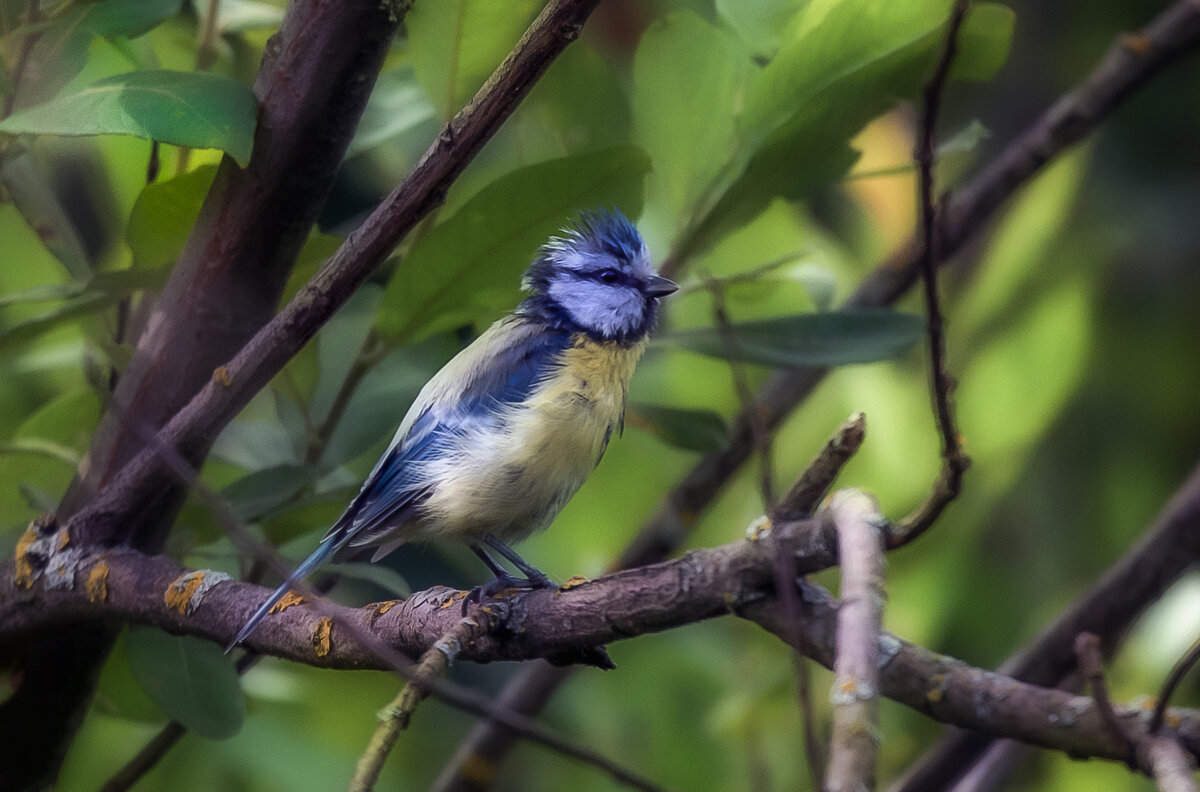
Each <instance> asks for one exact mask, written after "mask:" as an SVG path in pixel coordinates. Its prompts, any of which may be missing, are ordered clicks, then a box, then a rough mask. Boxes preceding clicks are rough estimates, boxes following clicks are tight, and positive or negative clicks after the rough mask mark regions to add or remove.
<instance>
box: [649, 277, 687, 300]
mask: <svg viewBox="0 0 1200 792" xmlns="http://www.w3.org/2000/svg"><path fill="white" fill-rule="evenodd" d="M645 290H646V294H649V295H650V296H651V297H666V296H667V295H668V294H674V293H675V292H677V291H679V284H677V283H676V282H675V281H673V280H671V279H670V278H664V277H663V276H662V275H651V276H650V277H649V278H646V286H645Z"/></svg>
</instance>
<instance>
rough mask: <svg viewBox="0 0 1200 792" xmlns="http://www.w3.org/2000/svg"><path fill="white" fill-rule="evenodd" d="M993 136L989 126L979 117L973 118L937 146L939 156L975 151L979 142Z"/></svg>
mask: <svg viewBox="0 0 1200 792" xmlns="http://www.w3.org/2000/svg"><path fill="white" fill-rule="evenodd" d="M991 136H992V133H991V132H990V131H988V128H987V127H985V126H984V125H983V122H982V121H980V120H979V119H978V118H973V119H971V123H969V124H967V125H966V126H965V127H963V128H962V129H960V130H959V131H958V132H955V133H954V134H953V135H951V136H950V137H949V138H947V139H946V141H945V142H943V143H942V144H941V145H940V146H938V148H937V156H938V158H939V159H940V158H942V157H945V156H948V155H951V154H964V153H966V152H969V151H974V150H975V149H976V148H978V147H979V144H980V143H982V142H983V141H985V140H987V139H988V138H990V137H991Z"/></svg>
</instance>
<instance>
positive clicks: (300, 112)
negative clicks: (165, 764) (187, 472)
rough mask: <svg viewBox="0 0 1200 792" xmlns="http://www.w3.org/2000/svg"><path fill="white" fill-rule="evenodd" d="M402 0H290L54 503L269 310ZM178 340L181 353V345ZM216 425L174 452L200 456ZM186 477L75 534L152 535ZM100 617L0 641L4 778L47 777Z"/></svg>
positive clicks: (175, 403) (13, 785) (148, 542)
mask: <svg viewBox="0 0 1200 792" xmlns="http://www.w3.org/2000/svg"><path fill="white" fill-rule="evenodd" d="M401 11H402V6H401V4H400V3H398V2H391V1H390V0H388V1H387V2H380V3H334V2H327V1H326V0H296V2H293V3H291V4H290V5H289V8H288V10H287V13H286V15H285V17H284V21H283V24H282V26H281V27H280V31H279V33H278V34H277V35H276V36H275V37H274V38H273V39H272V40H271V42H270V44H269V45H268V47H267V51H266V54H265V56H264V59H263V64H262V67H261V68H260V70H259V73H258V76H257V78H256V80H255V83H254V93H255V96H256V98H257V99H258V102H259V121H258V127H257V129H256V131H255V138H254V149H253V154H252V157H251V161H250V164H249V165H248V167H247V168H246V169H244V170H243V169H240V168H238V167H237V166H236V165H235V164H234V163H233V162H232V160H230V159H228V158H226V159H225V160H224V161H223V162H222V163H221V166H220V167H219V169H218V172H217V176H216V179H215V181H214V183H213V186H212V188H211V189H210V191H209V194H208V196H207V198H206V200H205V203H204V206H203V208H202V209H201V212H200V216H199V219H198V220H197V223H196V225H195V227H194V228H193V230H192V233H191V235H190V237H189V240H188V243H187V245H186V247H185V249H184V251H183V253H182V255H181V257H180V259H179V261H178V263H177V264H176V266H175V267H174V268H173V270H172V274H171V278H170V280H169V282H168V284H167V286H166V287H165V288H164V290H163V293H162V295H161V297H160V298H159V299H158V301H157V304H156V306H155V308H154V311H153V312H152V314H151V316H150V319H149V320H148V322H147V325H146V327H145V328H144V332H142V334H141V337H140V339H139V342H138V344H137V349H136V351H135V354H134V356H133V359H132V361H131V362H130V364H129V366H128V367H127V368H126V370H125V371H124V372H123V373H122V375H121V378H120V380H119V382H118V384H117V388H116V390H115V392H114V393H113V396H112V407H111V408H110V409H109V410H108V411H107V412H106V414H105V416H104V418H103V419H102V421H101V424H100V427H99V428H98V429H97V432H96V434H95V436H94V438H93V441H92V445H91V448H90V449H89V451H88V453H87V456H86V458H85V460H84V462H83V464H82V465H81V466H80V469H79V473H78V475H77V477H76V480H75V481H74V482H73V484H72V485H71V487H70V488H69V490H68V492H67V494H66V495H65V497H64V498H63V501H62V503H61V504H60V507H59V516H60V517H61V518H64V519H65V518H67V517H69V516H70V515H72V514H74V513H76V512H77V511H78V510H80V509H81V508H83V507H85V506H86V505H87V504H88V503H89V502H91V501H92V499H93V497H94V496H95V494H96V493H97V492H99V491H100V489H101V488H103V487H105V486H106V485H107V484H108V483H109V482H111V481H112V479H113V477H114V475H115V474H116V472H117V470H118V469H120V468H121V466H123V465H124V464H125V463H126V462H128V461H129V459H130V458H132V457H133V456H134V455H135V454H136V453H137V452H138V451H139V450H140V449H141V443H140V442H139V441H138V439H137V437H136V435H135V434H134V433H131V432H130V431H129V428H128V427H126V426H125V425H124V422H123V419H122V416H124V415H127V414H134V415H137V416H138V418H139V420H141V421H143V422H145V423H146V424H147V425H149V426H152V427H155V428H157V427H160V426H162V425H163V424H164V423H166V422H167V421H168V420H169V419H170V418H171V417H172V416H173V415H175V413H176V412H177V411H178V410H179V408H180V407H182V406H183V405H184V404H186V403H187V401H188V400H189V399H190V398H191V397H192V396H193V395H194V394H195V393H196V391H197V390H199V389H200V387H201V386H202V385H203V384H204V383H205V382H207V381H209V380H210V379H211V377H212V372H213V369H215V368H216V367H217V366H219V365H220V364H222V363H224V362H225V361H226V360H228V358H229V357H230V356H231V355H233V354H234V353H235V352H236V351H237V350H238V349H239V348H241V346H242V345H243V344H244V343H245V342H246V340H247V339H249V338H250V337H251V336H252V335H253V334H254V333H255V332H256V331H257V330H258V329H259V328H260V327H262V325H263V324H265V323H266V321H267V319H268V318H269V317H270V316H271V314H272V312H273V311H274V310H275V307H276V305H277V304H278V301H279V296H280V294H281V293H282V291H283V287H284V284H285V282H286V279H287V276H288V273H289V271H290V270H291V267H292V264H293V262H294V260H295V256H296V254H297V252H298V251H299V249H300V246H301V245H302V244H303V243H304V240H305V238H306V236H307V234H308V231H309V229H310V228H311V227H312V224H313V222H314V221H315V220H316V217H317V214H318V212H319V211H320V209H321V207H322V206H323V204H324V203H325V198H326V196H327V194H328V192H329V188H330V186H331V184H332V181H333V176H334V174H335V172H336V170H337V167H338V164H339V163H340V161H341V158H342V155H343V154H344V152H345V150H346V147H347V146H348V145H349V142H350V138H351V137H352V136H353V133H354V127H355V126H356V124H357V122H358V118H359V116H360V115H361V113H362V109H363V107H364V106H365V105H366V101H367V97H368V95H369V94H370V93H371V88H372V87H373V85H374V83H375V77H376V75H377V74H378V72H379V69H380V66H381V65H382V63H383V58H384V56H385V55H386V53H387V50H388V47H389V45H390V42H391V37H392V33H393V32H394V30H395V28H396V25H397V23H398V17H399V15H400V13H401ZM184 350H186V352H187V354H181V351H184ZM216 434H217V432H216V430H215V428H212V429H210V431H208V432H206V433H204V434H200V435H197V436H195V437H193V438H191V442H189V443H188V444H187V446H186V447H183V448H181V449H180V450H181V452H182V453H183V454H184V455H185V456H186V457H187V458H188V459H189V460H190V461H191V462H192V463H193V464H198V463H199V461H200V460H202V459H203V458H204V456H205V455H206V454H207V451H208V447H209V444H210V443H211V442H212V440H213V438H215V437H216ZM183 496H184V489H183V488H182V487H180V486H178V484H177V482H175V481H173V480H169V479H163V480H160V481H159V482H158V486H156V487H155V488H153V490H151V491H148V492H146V493H144V497H143V498H142V499H141V500H140V501H139V502H138V504H137V507H136V508H135V509H128V510H126V512H125V519H122V520H108V521H102V520H98V521H90V522H87V523H81V524H79V526H78V529H77V531H76V534H75V536H76V538H77V540H78V541H80V542H87V543H95V544H109V545H111V544H115V543H118V542H130V543H132V544H133V545H134V546H137V547H140V548H142V549H144V550H147V551H151V552H153V551H156V550H158V549H160V548H161V546H162V543H163V541H164V539H165V537H166V532H167V530H168V529H169V527H170V525H171V522H172V519H173V517H174V515H175V513H176V511H177V510H178V508H179V506H180V504H181V503H182V500H183ZM114 635H115V627H114V626H113V625H111V624H96V623H87V624H80V625H71V626H70V627H68V628H65V629H64V630H62V631H60V633H58V634H56V635H54V636H49V637H46V636H43V637H42V638H40V639H39V640H37V641H35V642H33V643H30V644H28V645H22V646H20V647H15V646H6V647H4V648H5V650H6V653H11V654H13V655H14V656H19V657H23V660H24V671H23V674H22V676H21V684H20V686H19V687H18V689H17V691H16V692H15V693H14V695H13V696H12V697H10V698H9V699H8V700H6V701H5V702H4V703H3V705H0V767H4V768H5V779H4V780H5V783H4V786H5V788H6V789H23V788H35V789H40V788H43V787H45V786H48V785H50V784H51V783H52V782H53V779H54V777H55V775H56V774H57V771H58V767H59V765H60V764H61V761H62V758H63V756H64V755H65V752H66V748H67V746H68V745H69V744H70V741H71V738H72V737H73V735H74V733H75V729H76V728H77V726H78V724H79V722H80V720H81V719H82V717H83V713H84V711H85V709H86V705H87V702H88V701H89V700H90V698H91V692H92V689H93V687H94V684H95V679H96V676H97V674H98V673H99V668H100V665H101V664H102V662H103V659H104V658H105V656H106V655H107V654H108V651H109V648H110V647H111V644H112V640H113V637H114Z"/></svg>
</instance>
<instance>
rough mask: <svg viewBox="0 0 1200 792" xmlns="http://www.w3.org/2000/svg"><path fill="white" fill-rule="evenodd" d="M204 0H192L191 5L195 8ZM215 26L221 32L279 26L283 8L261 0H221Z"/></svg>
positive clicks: (267, 28)
mask: <svg viewBox="0 0 1200 792" xmlns="http://www.w3.org/2000/svg"><path fill="white" fill-rule="evenodd" d="M201 3H204V4H205V5H207V2H206V0H200V2H197V0H192V7H193V8H196V9H197V16H199V15H200V9H199V6H200V4H201ZM218 14H219V16H218V19H217V28H218V29H219V30H220V31H221V32H222V33H241V32H243V31H247V30H269V29H271V28H277V27H279V23H280V22H282V21H283V9H282V8H280V7H279V6H276V5H271V4H270V3H266V2H261V0H221V2H220V5H219V7H218Z"/></svg>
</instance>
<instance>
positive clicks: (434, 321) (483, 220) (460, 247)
mask: <svg viewBox="0 0 1200 792" xmlns="http://www.w3.org/2000/svg"><path fill="white" fill-rule="evenodd" d="M649 167H650V163H649V162H648V161H647V160H646V155H645V154H643V153H642V152H641V151H639V150H638V149H635V148H632V147H624V148H617V149H607V150H604V151H599V152H594V153H591V154H581V155H578V156H574V157H566V158H563V159H558V160H552V161H550V162H542V163H539V164H537V165H530V166H528V167H525V168H521V169H520V170H516V171H513V172H512V173H510V174H508V175H507V176H504V177H503V178H501V179H499V180H497V181H495V182H493V183H492V184H490V185H488V186H487V187H485V188H484V189H483V190H481V191H480V192H479V194H478V195H476V196H475V197H474V198H472V199H471V200H470V201H468V202H467V203H466V204H465V205H464V206H463V207H462V208H461V209H459V210H458V211H457V212H456V213H455V214H454V215H453V216H452V217H450V218H449V219H447V220H446V221H445V222H443V223H442V224H441V225H439V226H437V227H436V228H434V229H433V230H432V231H431V232H429V233H428V234H427V235H425V236H424V237H422V238H421V240H420V241H419V242H417V244H416V245H414V246H413V249H412V251H411V252H410V253H409V255H408V257H407V259H406V260H405V261H403V262H402V263H401V265H400V266H399V267H398V268H397V270H396V274H395V275H394V276H393V277H392V280H391V282H390V283H389V284H388V286H387V291H386V293H385V294H384V298H383V303H382V305H381V306H380V311H379V323H378V325H377V328H378V330H379V331H380V333H381V334H382V335H383V337H384V338H385V339H387V340H389V341H390V342H391V343H393V344H396V343H401V342H407V341H411V340H413V339H417V338H423V337H426V336H429V335H432V334H434V333H437V332H440V331H443V330H449V329H452V328H454V327H457V326H459V325H462V324H465V323H466V322H470V321H474V320H475V319H477V318H478V317H480V316H486V315H488V314H491V315H495V314H497V313H499V312H500V311H502V310H504V309H505V308H509V307H511V306H512V305H513V303H514V302H515V298H516V295H517V285H518V281H519V276H520V273H521V272H522V271H523V270H524V269H525V267H526V265H528V263H529V262H530V261H531V260H532V258H533V256H534V254H535V253H536V252H537V250H538V248H539V247H540V246H541V245H542V244H544V243H545V242H546V240H547V238H548V237H549V236H550V235H551V234H553V233H554V232H556V231H557V230H559V229H560V228H562V227H563V225H564V224H565V223H567V222H568V221H569V220H570V219H571V218H572V217H573V216H574V215H575V213H576V212H578V211H579V210H580V209H584V208H588V207H596V206H616V207H618V208H620V209H621V210H623V211H624V212H625V213H626V214H628V215H630V216H632V217H637V215H638V214H639V213H640V212H641V206H642V181H643V179H644V178H645V175H646V171H647V170H648V169H649Z"/></svg>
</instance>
